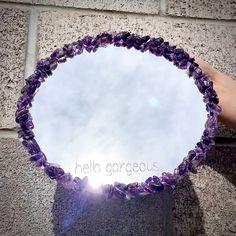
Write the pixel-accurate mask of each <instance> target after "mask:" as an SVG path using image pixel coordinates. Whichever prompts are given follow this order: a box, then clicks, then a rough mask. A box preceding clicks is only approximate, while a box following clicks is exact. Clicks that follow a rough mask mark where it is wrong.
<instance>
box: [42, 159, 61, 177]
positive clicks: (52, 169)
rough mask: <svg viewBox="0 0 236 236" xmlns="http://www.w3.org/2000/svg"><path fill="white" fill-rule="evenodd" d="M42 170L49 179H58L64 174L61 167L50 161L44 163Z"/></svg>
mask: <svg viewBox="0 0 236 236" xmlns="http://www.w3.org/2000/svg"><path fill="white" fill-rule="evenodd" d="M44 171H45V173H46V174H47V175H48V177H49V178H50V179H59V178H60V177H62V176H63V175H64V174H65V172H64V170H63V169H62V168H61V167H59V166H56V165H53V164H50V163H45V164H44Z"/></svg>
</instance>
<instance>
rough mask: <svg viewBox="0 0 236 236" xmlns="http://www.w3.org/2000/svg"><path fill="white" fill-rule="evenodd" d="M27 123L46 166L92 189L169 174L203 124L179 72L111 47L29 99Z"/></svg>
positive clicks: (189, 84) (68, 66)
mask: <svg viewBox="0 0 236 236" xmlns="http://www.w3.org/2000/svg"><path fill="white" fill-rule="evenodd" d="M32 116H33V121H34V124H35V129H34V132H35V135H36V139H37V141H38V142H39V144H40V146H41V148H42V150H43V151H44V152H45V154H46V156H47V158H48V160H49V162H52V163H57V164H59V165H60V166H61V167H62V168H63V169H64V170H65V171H66V172H70V173H71V174H73V175H74V176H75V175H76V176H79V177H84V176H88V177H89V181H90V183H91V184H92V185H96V184H100V183H113V182H114V181H119V182H124V183H130V182H136V181H138V182H142V181H144V180H145V179H146V178H148V177H149V176H152V175H160V174H161V173H162V172H164V171H165V172H173V170H174V168H176V167H177V166H178V164H179V163H180V162H181V161H182V159H183V158H184V157H185V156H186V154H187V153H188V151H189V150H190V149H192V148H194V146H195V144H196V142H198V141H199V139H200V137H201V135H202V132H203V128H204V123H205V120H206V112H205V106H204V103H203V102H202V95H201V94H200V93H199V92H198V90H197V88H196V87H195V85H194V83H193V81H192V79H189V78H188V76H187V74H186V73H185V71H182V70H179V69H177V68H176V67H175V66H173V65H172V63H170V62H169V61H167V60H166V59H164V58H160V57H155V56H153V55H152V54H149V53H140V52H138V51H136V50H135V49H130V50H127V49H126V48H116V47H113V46H108V47H107V48H100V49H98V51H97V52H96V53H91V54H89V53H83V54H82V55H79V56H77V57H75V58H73V59H69V60H68V62H66V63H64V64H61V65H59V66H58V68H57V69H56V70H55V72H54V74H53V75H52V76H51V77H49V78H48V79H47V81H46V82H45V83H44V84H43V85H42V86H41V89H40V91H39V92H38V94H37V95H36V97H35V101H34V104H33V108H32Z"/></svg>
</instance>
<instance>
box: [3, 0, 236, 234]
mask: <svg viewBox="0 0 236 236" xmlns="http://www.w3.org/2000/svg"><path fill="white" fill-rule="evenodd" d="M235 18H236V2H235V1H233V0H225V1H223V0H222V1H214V0H205V1H204V0H185V1H183V0H181V1H176V0H168V1H164V0H160V1H159V0H146V1H141V0H131V1H124V0H112V1H108V0H99V1H95V0H84V1H75V0H67V1H64V0H58V1H56V0H51V1H50V0H15V1H14V0H11V1H2V0H0V45H1V50H0V85H1V86H0V173H1V179H0V235H4V236H5V235H6V236H11V235H35V236H38V235H39V236H42V235H95V236H96V235H226V236H227V235H236V186H235V185H236V133H235V132H234V131H233V130H230V129H227V128H226V127H224V126H220V128H219V131H218V139H217V140H218V143H217V145H216V147H215V148H214V149H213V150H212V151H211V153H210V154H209V157H208V159H207V161H206V162H205V163H203V165H201V166H200V167H199V168H198V170H199V171H198V173H197V174H196V175H194V174H190V175H189V176H187V177H186V178H185V179H184V180H183V181H181V183H179V185H178V187H177V188H176V190H174V192H171V191H166V192H163V193H160V194H156V196H152V197H144V198H139V199H135V200H131V201H128V202H127V201H120V200H105V199H94V198H92V197H91V198H89V199H88V198H85V197H83V196H81V197H78V196H75V195H73V193H67V192H65V191H64V190H63V189H61V188H60V187H59V186H57V185H56V184H55V182H54V181H51V180H49V179H48V178H47V177H46V176H45V175H44V173H43V171H41V170H39V169H36V168H35V167H34V166H33V165H32V164H31V163H29V161H28V155H27V153H26V152H25V150H24V148H23V147H22V145H21V144H20V142H19V141H18V140H17V137H16V130H15V125H16V124H15V122H14V111H15V102H16V100H17V97H18V96H19V92H20V89H21V88H22V86H23V84H24V78H25V77H27V76H28V75H30V74H31V73H32V72H33V70H34V64H35V61H36V60H37V59H39V58H42V57H45V56H47V55H48V54H49V53H50V52H51V51H52V49H53V48H57V47H61V46H62V45H63V44H64V43H68V42H72V41H74V40H76V39H77V38H78V37H81V36H82V35H85V34H90V35H96V34H98V33H99V32H101V31H119V30H130V31H133V32H137V33H139V34H150V35H153V36H161V37H164V38H165V40H167V41H169V42H170V43H171V44H175V45H178V46H182V47H183V48H185V49H186V50H188V51H189V52H192V53H194V54H196V55H197V56H200V57H202V58H203V59H205V60H207V61H209V62H210V63H211V64H213V65H214V66H215V67H216V68H218V69H220V70H222V71H224V72H226V73H228V74H229V75H230V76H232V77H233V78H234V79H236V77H235V75H236V58H235V57H236V56H235V55H236V24H235V23H236V21H235Z"/></svg>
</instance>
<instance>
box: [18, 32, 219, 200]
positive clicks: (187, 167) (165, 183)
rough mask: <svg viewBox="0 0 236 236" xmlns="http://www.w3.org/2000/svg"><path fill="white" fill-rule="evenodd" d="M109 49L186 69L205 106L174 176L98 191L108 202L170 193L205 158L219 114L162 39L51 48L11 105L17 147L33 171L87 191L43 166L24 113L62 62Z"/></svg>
mask: <svg viewBox="0 0 236 236" xmlns="http://www.w3.org/2000/svg"><path fill="white" fill-rule="evenodd" d="M109 44H113V45H114V46H116V47H126V48H127V49H130V48H135V49H137V50H139V51H141V52H145V51H148V52H150V53H152V54H154V55H156V56H163V57H165V58H166V59H167V60H169V61H170V62H173V64H174V65H175V66H177V67H178V68H179V69H181V70H186V71H187V73H188V75H189V77H192V78H193V80H194V83H195V84H196V86H197V88H198V89H199V91H200V92H201V93H202V94H203V101H204V102H205V103H206V111H207V120H206V123H205V130H204V132H203V135H202V137H201V139H200V141H199V142H198V143H197V144H196V146H195V147H194V149H192V150H190V151H189V152H188V154H187V155H186V157H184V159H183V161H182V163H181V164H180V165H179V166H178V167H177V168H176V169H175V170H174V173H173V174H172V173H165V172H164V173H162V175H161V176H160V177H157V176H152V177H149V178H148V179H147V180H146V181H145V182H142V183H131V184H123V183H114V184H113V185H109V184H107V185H103V186H101V189H102V192H103V193H104V194H106V195H107V196H108V197H109V198H111V197H113V196H116V197H118V198H127V199H130V198H133V197H135V196H137V195H146V194H152V193H155V192H159V191H162V190H163V189H165V188H167V187H171V188H175V186H176V184H177V182H178V181H179V180H180V179H181V178H183V177H184V176H185V175H186V174H187V173H188V172H189V171H191V172H193V173H196V167H197V166H198V165H199V163H200V162H201V161H202V160H204V158H205V157H206V153H207V151H209V150H210V148H211V146H212V145H214V141H213V138H214V135H215V131H216V128H217V115H218V114H219V113H220V112H221V108H220V107H219V106H218V103H219V99H218V97H217V94H216V92H215V90H214V89H213V83H212V81H210V80H209V79H208V78H207V76H206V75H205V74H204V73H203V72H202V70H201V69H200V68H199V65H198V64H197V63H196V62H195V61H194V58H191V57H190V56H189V54H188V53H186V52H185V51H184V50H183V49H182V48H177V47H176V46H171V45H169V43H168V42H165V41H164V40H163V39H162V38H151V37H150V36H139V35H136V34H132V33H130V32H120V33H113V34H110V33H107V32H104V33H101V34H99V35H97V36H96V37H90V36H86V37H84V38H83V39H80V40H78V41H76V42H73V43H71V44H66V45H64V46H63V48H59V49H56V50H55V51H54V52H53V53H52V54H51V55H50V56H49V57H47V58H45V59H42V60H40V61H39V62H38V63H37V66H36V70H35V71H34V74H32V75H31V76H29V77H28V78H27V79H26V85H25V86H24V87H23V89H22V90H21V96H20V98H19V100H18V102H17V110H16V122H17V123H18V124H19V125H18V135H19V138H21V139H22V140H23V141H22V144H23V145H24V146H25V147H26V148H27V150H28V152H29V154H30V160H31V161H33V162H34V163H35V164H36V166H38V167H41V168H43V169H44V171H45V173H46V174H47V175H48V176H49V177H50V178H51V179H55V180H57V181H58V182H59V183H61V184H62V185H63V186H64V187H65V188H67V189H73V190H75V191H78V192H81V191H83V190H84V189H86V187H87V186H88V178H87V177H85V178H83V179H80V178H79V177H75V178H73V177H72V176H71V174H70V173H65V172H64V170H63V169H62V168H61V167H59V166H58V165H56V164H52V163H49V162H47V158H46V156H45V154H44V153H43V152H42V150H41V149H40V147H39V145H38V144H37V142H36V140H35V137H34V133H33V131H32V129H33V128H34V124H33V121H32V117H31V115H30V112H29V109H30V107H31V106H32V102H33V98H34V96H35V94H36V92H37V90H38V89H39V87H40V85H41V83H42V82H44V81H45V79H47V78H48V77H49V76H50V75H52V71H54V70H55V69H56V68H57V66H58V64H60V63H64V62H66V61H67V59H68V58H73V57H74V56H76V55H79V54H81V53H82V52H84V51H87V52H89V53H90V52H96V50H97V49H98V47H106V46H107V45H109Z"/></svg>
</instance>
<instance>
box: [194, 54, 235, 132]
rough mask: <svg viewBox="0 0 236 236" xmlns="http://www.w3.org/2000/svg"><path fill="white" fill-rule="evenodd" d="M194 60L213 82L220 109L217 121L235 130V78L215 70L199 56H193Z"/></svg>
mask: <svg viewBox="0 0 236 236" xmlns="http://www.w3.org/2000/svg"><path fill="white" fill-rule="evenodd" d="M195 61H196V63H198V64H199V66H200V68H201V69H202V71H203V73H204V74H206V75H207V76H208V78H209V79H210V80H212V82H213V88H214V89H215V91H216V93H217V95H218V97H219V106H220V107H221V109H222V112H221V113H220V114H219V121H220V122H222V123H224V124H225V125H227V126H228V127H230V128H233V129H235V130H236V80H233V79H232V78H230V77H229V76H227V75H226V74H224V73H222V72H220V71H218V70H216V69H215V68H213V67H212V66H210V65H209V64H208V63H207V62H205V61H204V60H202V59H201V58H198V57H195Z"/></svg>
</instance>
